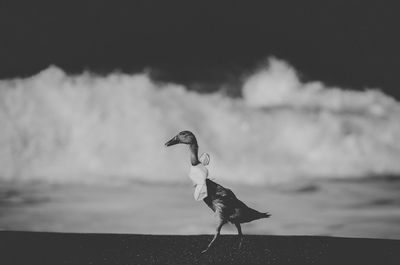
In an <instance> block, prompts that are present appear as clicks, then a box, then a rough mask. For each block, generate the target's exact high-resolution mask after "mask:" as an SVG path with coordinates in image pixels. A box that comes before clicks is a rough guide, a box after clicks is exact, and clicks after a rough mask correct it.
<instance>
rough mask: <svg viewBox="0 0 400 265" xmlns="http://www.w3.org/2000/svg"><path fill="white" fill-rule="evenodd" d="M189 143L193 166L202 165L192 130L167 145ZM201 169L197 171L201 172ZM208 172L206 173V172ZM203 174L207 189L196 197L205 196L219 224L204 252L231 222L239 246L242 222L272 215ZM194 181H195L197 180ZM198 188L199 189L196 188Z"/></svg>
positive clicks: (195, 177)
mask: <svg viewBox="0 0 400 265" xmlns="http://www.w3.org/2000/svg"><path fill="white" fill-rule="evenodd" d="M180 143H182V144H188V145H189V150H190V162H191V164H192V168H195V167H198V166H201V162H200V161H199V159H198V148H199V146H198V144H197V140H196V137H195V136H194V134H193V133H192V132H189V131H182V132H180V133H179V134H178V135H176V136H175V137H174V138H172V139H171V140H169V141H168V142H167V143H166V144H165V145H166V146H171V145H175V144H180ZM199 172H200V171H197V173H199ZM204 172H206V173H204ZM204 172H203V173H201V174H205V175H204V176H203V177H204V179H203V180H205V184H206V187H207V191H206V192H203V193H199V192H197V193H196V191H195V199H196V200H198V198H203V197H205V198H203V201H204V202H205V203H206V204H207V206H208V207H210V209H211V210H213V211H214V212H215V214H216V217H217V222H218V226H217V229H216V233H215V235H214V238H213V239H212V240H211V242H210V243H209V245H208V247H207V248H206V249H205V250H204V251H203V252H202V253H204V252H206V251H207V250H208V249H209V248H210V247H211V246H212V245H213V243H214V242H215V240H216V239H217V238H218V237H219V235H220V232H221V228H222V226H223V225H224V224H226V223H228V222H230V223H232V224H234V225H235V226H236V228H237V230H238V236H239V239H240V243H239V247H240V245H241V243H242V238H243V234H242V229H241V226H240V224H241V223H248V222H251V221H254V220H257V219H262V218H268V217H270V214H269V213H261V212H259V211H256V210H254V209H252V208H250V207H248V206H247V205H246V204H244V203H243V202H242V201H241V200H239V199H238V198H237V197H236V196H235V194H234V193H233V192H232V191H231V190H230V189H227V188H225V187H223V186H222V185H220V184H218V183H216V182H214V181H212V180H210V179H208V178H207V176H208V171H204ZM201 174H200V175H198V174H195V175H196V176H194V177H193V174H192V176H191V178H192V180H196V181H197V179H200V180H201V177H202V176H201ZM196 181H194V182H196ZM195 184H196V183H195ZM196 185H203V186H204V184H202V182H201V181H200V182H199V184H196ZM196 190H197V189H196Z"/></svg>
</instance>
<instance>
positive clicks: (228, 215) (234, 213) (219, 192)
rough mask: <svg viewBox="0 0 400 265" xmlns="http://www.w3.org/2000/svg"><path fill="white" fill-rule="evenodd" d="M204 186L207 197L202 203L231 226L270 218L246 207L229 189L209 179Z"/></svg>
mask: <svg viewBox="0 0 400 265" xmlns="http://www.w3.org/2000/svg"><path fill="white" fill-rule="evenodd" d="M206 184H207V191H208V196H207V197H206V198H204V199H203V201H204V202H205V203H206V204H207V206H208V207H210V209H211V210H213V211H214V212H215V214H216V215H217V216H218V218H219V219H220V220H223V221H224V222H230V223H232V224H242V223H248V222H251V221H254V220H257V219H261V218H268V217H269V216H270V215H269V214H268V213H261V212H259V211H256V210H254V209H252V208H250V207H248V206H247V205H246V204H244V203H243V202H242V201H241V200H239V199H238V198H237V197H236V196H235V194H234V193H233V192H232V191H231V190H230V189H227V188H225V187H223V186H222V185H220V184H218V183H216V182H214V181H212V180H210V179H207V180H206Z"/></svg>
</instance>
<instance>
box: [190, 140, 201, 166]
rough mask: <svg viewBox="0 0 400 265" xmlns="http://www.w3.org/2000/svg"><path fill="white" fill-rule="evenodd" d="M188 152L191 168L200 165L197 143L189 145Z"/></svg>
mask: <svg viewBox="0 0 400 265" xmlns="http://www.w3.org/2000/svg"><path fill="white" fill-rule="evenodd" d="M189 150H190V163H191V164H192V166H196V165H198V164H200V161H199V156H198V153H199V146H198V145H197V143H193V144H191V145H189Z"/></svg>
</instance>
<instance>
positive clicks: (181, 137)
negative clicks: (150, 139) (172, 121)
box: [165, 131, 197, 146]
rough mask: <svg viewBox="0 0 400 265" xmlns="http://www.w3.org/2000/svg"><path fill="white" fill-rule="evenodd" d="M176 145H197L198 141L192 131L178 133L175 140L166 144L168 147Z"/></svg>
mask: <svg viewBox="0 0 400 265" xmlns="http://www.w3.org/2000/svg"><path fill="white" fill-rule="evenodd" d="M175 144H188V145H192V144H196V145H197V140H196V137H195V136H194V134H193V133H192V132H190V131H182V132H180V133H178V134H177V135H176V136H175V137H174V138H172V139H171V140H169V141H168V142H166V143H165V145H166V146H171V145H175Z"/></svg>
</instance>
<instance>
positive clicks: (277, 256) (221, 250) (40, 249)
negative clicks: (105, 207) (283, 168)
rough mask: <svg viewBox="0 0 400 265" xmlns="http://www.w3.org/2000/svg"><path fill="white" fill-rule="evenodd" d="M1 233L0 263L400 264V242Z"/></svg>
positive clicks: (310, 238) (290, 238)
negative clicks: (211, 242) (240, 240)
mask: <svg viewBox="0 0 400 265" xmlns="http://www.w3.org/2000/svg"><path fill="white" fill-rule="evenodd" d="M210 239H211V235H193V236H177V235H127V234H66V233H36V232H5V231H3V232H0V247H1V250H2V251H1V252H2V254H1V263H2V264H9V265H25V264H42V265H45V264H51V265H54V264H65V265H67V264H68V265H73V264H74V265H75V264H76V265H78V264H79V265H86V264H165V265H166V264H296V265H301V264H341V265H345V264H349V265H354V264H362V265H366V264H376V265H378V264H379V265H391V264H393V265H395V264H396V265H397V264H399V263H400V241H399V240H382V239H361V238H359V239H354V238H353V239H350V238H335V237H312V236H261V235H251V236H246V237H245V239H244V243H243V245H242V248H241V249H238V246H237V241H235V238H234V236H233V235H224V236H222V237H221V239H220V240H219V241H218V244H216V245H215V247H214V248H213V249H210V250H209V252H207V253H206V254H200V251H201V250H202V249H203V248H204V246H205V245H207V243H208V241H209V240H210Z"/></svg>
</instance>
